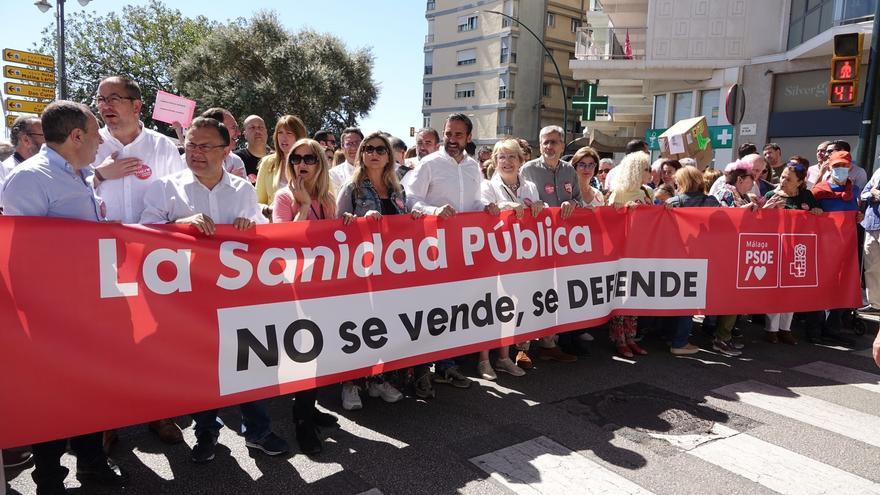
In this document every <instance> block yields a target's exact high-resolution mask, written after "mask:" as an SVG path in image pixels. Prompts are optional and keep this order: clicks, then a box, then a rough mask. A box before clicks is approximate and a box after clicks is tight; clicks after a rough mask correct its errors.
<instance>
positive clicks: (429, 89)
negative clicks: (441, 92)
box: [424, 83, 434, 107]
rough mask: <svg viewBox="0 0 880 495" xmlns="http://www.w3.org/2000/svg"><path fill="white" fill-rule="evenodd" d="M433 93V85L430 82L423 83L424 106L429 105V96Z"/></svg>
mask: <svg viewBox="0 0 880 495" xmlns="http://www.w3.org/2000/svg"><path fill="white" fill-rule="evenodd" d="M433 93H434V90H433V85H432V84H431V83H425V100H424V106H426V107H430V106H431V97H432V96H433Z"/></svg>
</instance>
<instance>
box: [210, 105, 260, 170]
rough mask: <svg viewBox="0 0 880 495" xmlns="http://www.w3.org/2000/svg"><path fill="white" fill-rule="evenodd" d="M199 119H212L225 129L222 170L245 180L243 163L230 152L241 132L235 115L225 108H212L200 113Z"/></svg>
mask: <svg viewBox="0 0 880 495" xmlns="http://www.w3.org/2000/svg"><path fill="white" fill-rule="evenodd" d="M201 117H206V118H209V119H214V120H216V121H217V122H220V123H221V124H223V125H224V126H225V127H226V130H227V131H228V132H229V146H227V147H226V156H225V157H224V158H223V168H224V169H226V171H227V172H229V173H230V174H232V175H234V176H236V177H241V178H242V179H245V178H247V171H246V168H245V166H244V162H243V161H242V159H241V158H240V157H239V156H238V155H236V154H235V153H233V152H232V150H233V149H234V148H235V145H236V143H237V142H238V137H239V136H241V131H240V130H239V129H238V122H236V121H235V115H232V112H230V111H229V110H227V109H225V108H220V107H213V108H209V109H207V110H205V111H204V112H202V115H201ZM254 180H256V178H254Z"/></svg>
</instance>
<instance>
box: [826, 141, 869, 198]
mask: <svg viewBox="0 0 880 495" xmlns="http://www.w3.org/2000/svg"><path fill="white" fill-rule="evenodd" d="M835 151H846V152H847V153H850V151H851V150H850V146H849V143H848V142H846V141H844V140H842V139H838V140H836V141H831V142H830V143H828V146H827V147H826V148H825V156H827V157H829V159H830V157H831V154H832V153H834V152H835ZM830 177H831V167H830V166H826V167H825V170H824V171H823V173H822V176H821V179H820V180H819V182H821V181H823V180H828V179H829V178H830ZM848 177H849V179H850V180H851V181H852V182H853V186H854V187H855V188H856V189H858V190H859V191H861V190H862V189H863V188H864V187H865V184H867V183H868V173H867V172H865V169H863V168H862V167H860V166H858V165H857V164H855V163H853V164H852V166H851V167H850V168H849V176H848Z"/></svg>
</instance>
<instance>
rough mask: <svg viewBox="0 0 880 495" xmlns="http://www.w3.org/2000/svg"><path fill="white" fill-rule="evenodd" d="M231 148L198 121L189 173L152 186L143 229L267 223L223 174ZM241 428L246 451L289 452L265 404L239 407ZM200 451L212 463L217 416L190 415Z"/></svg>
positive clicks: (245, 189)
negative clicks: (150, 226)
mask: <svg viewBox="0 0 880 495" xmlns="http://www.w3.org/2000/svg"><path fill="white" fill-rule="evenodd" d="M230 142H231V139H230V136H229V131H228V130H227V129H226V126H224V125H223V124H221V123H220V122H219V121H217V120H216V119H212V118H205V117H199V118H197V119H195V120H194V121H193V122H192V125H191V126H190V128H189V131H188V132H187V136H186V143H185V146H184V148H185V149H186V164H187V167H188V169H187V170H184V171H182V172H179V173H177V174H174V175H172V176H170V177H166V178H164V179H161V180H160V181H157V182H156V183H154V184H153V185H152V186H151V187H150V190H149V191H148V192H147V195H146V198H145V200H144V203H145V209H144V212H143V215H142V216H141V223H144V224H151V223H178V224H185V225H192V226H194V227H195V228H196V229H198V230H199V232H201V233H202V234H205V235H208V236H211V235H213V234H214V230H215V225H217V224H232V225H233V226H234V227H235V228H237V229H239V230H247V229H249V228H251V227H253V226H254V224H257V223H265V221H266V220H265V218H264V217H263V215H262V213H261V212H260V210H259V208H258V207H257V192H256V190H255V189H254V186H252V185H251V184H250V182H248V181H247V180H246V179H242V178H240V177H236V176H233V175H232V174H230V173H229V172H227V171H226V170H225V169H224V168H223V159H224V157H225V156H226V155H227V154H228V147H229V144H230ZM240 407H241V413H242V416H243V417H244V418H243V422H242V426H243V429H244V436H245V440H246V445H247V446H248V447H251V448H255V449H259V450H262V451H263V452H265V453H266V454H268V455H280V454H283V453H285V452H287V451H288V450H290V448H289V446H288V445H287V442H286V441H284V440H283V439H282V438H280V437H278V436H277V435H275V434H274V433H273V432H272V430H271V429H270V426H271V420H270V418H269V410H268V407H267V405H266V402H265V401H255V402H248V403H245V404H241V406H240ZM192 416H193V420H194V421H195V434H196V445H195V446H194V447H193V450H192V460H193V461H194V462H198V463H202V462H208V461H210V460H212V459H214V451H215V446H216V444H217V437H218V436H219V433H220V428H221V427H222V426H223V424H222V423H221V422H220V421H219V419H218V418H217V410H216V409H213V410H208V411H202V412H199V413H195V414H193V415H192Z"/></svg>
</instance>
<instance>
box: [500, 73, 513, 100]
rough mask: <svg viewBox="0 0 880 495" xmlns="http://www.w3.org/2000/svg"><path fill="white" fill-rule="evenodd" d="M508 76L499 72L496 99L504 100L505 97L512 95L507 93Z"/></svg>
mask: <svg viewBox="0 0 880 495" xmlns="http://www.w3.org/2000/svg"><path fill="white" fill-rule="evenodd" d="M508 78H509V75H508V74H501V75H500V76H498V99H499V100H506V99H507V98H512V97H513V95H510V94H508V91H507V81H508Z"/></svg>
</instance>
